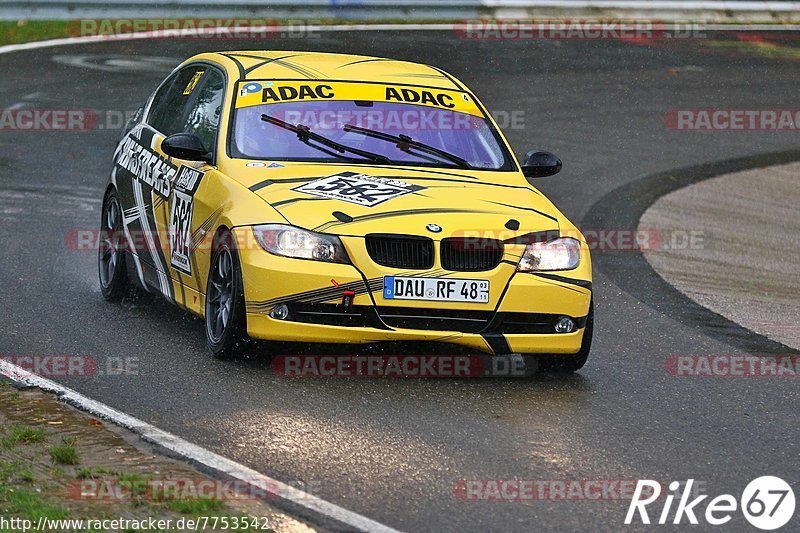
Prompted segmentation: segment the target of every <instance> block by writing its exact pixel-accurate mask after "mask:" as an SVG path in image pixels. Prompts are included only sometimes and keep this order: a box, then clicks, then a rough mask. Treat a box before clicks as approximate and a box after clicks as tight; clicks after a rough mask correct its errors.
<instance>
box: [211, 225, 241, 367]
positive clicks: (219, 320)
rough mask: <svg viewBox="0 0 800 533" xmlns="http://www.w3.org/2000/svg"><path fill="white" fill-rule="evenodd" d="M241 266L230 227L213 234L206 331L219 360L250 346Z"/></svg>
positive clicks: (212, 351) (234, 354)
mask: <svg viewBox="0 0 800 533" xmlns="http://www.w3.org/2000/svg"><path fill="white" fill-rule="evenodd" d="M245 313H246V311H245V304H244V290H243V285H242V269H241V264H240V262H239V253H238V251H237V249H236V241H235V239H234V238H233V235H232V234H231V232H230V231H228V230H223V231H221V232H218V233H217V235H216V236H215V237H214V247H213V253H212V254H211V268H210V269H209V272H208V282H207V284H206V308H205V324H206V327H205V330H206V346H207V347H208V350H209V351H210V352H211V353H212V354H213V355H214V356H215V357H218V358H220V359H228V358H232V357H235V356H236V355H239V354H240V353H242V352H243V350H244V349H245V347H246V345H247V321H246V320H247V319H246V315H245Z"/></svg>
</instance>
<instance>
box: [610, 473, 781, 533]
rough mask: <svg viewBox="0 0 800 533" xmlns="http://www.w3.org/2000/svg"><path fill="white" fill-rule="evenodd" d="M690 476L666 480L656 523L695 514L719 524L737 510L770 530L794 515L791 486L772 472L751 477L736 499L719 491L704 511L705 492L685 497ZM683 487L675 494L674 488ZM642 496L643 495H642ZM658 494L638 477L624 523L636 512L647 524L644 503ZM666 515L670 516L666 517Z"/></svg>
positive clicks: (677, 520)
mask: <svg viewBox="0 0 800 533" xmlns="http://www.w3.org/2000/svg"><path fill="white" fill-rule="evenodd" d="M693 484H694V480H693V479H689V480H687V481H686V483H685V484H682V483H679V482H678V481H673V482H672V483H670V484H669V487H668V488H669V493H667V494H666V496H665V497H664V498H663V501H664V506H663V507H662V508H661V512H660V513H658V510H657V509H655V507H656V506H655V505H653V507H654V509H651V510H654V511H656V512H657V514H656V516H655V517H654V519H655V520H657V522H656V523H658V524H667V523H672V524H675V525H677V524H681V523H682V521H684V518H685V521H684V522H683V523H686V521H688V522H689V523H690V524H694V525H696V524H698V523H699V522H698V515H699V516H700V517H701V518H704V519H705V521H706V523H708V524H710V525H712V526H721V525H723V524H727V523H728V522H730V521H731V520H734V516H733V515H734V513H737V511H738V510H741V513H742V514H743V515H744V517H745V519H747V521H748V522H750V524H751V525H752V526H754V527H756V528H758V529H762V530H767V531H768V530H774V529H778V528H780V527H783V526H784V525H786V524H787V523H788V522H789V520H791V519H792V517H793V516H794V508H795V498H794V491H792V487H790V486H789V484H788V483H786V482H785V481H784V480H782V479H781V478H779V477H775V476H762V477H759V478H756V479H754V480H753V481H751V482H750V483H749V484H748V485H747V486H746V487H745V489H744V491H742V495H741V497H740V498H739V499H738V500H737V499H736V497H735V496H733V495H732V494H720V495H719V496H716V497H715V498H713V499H712V500H710V501H708V502H707V503H706V505H705V511H704V512H701V509H702V505H701V504H703V503H704V500H706V498H708V495H707V494H705V495H701V496H697V497H696V498H694V499H692V500H691V501H690V500H689V498H690V497H692V496H693V495H694V494H692V485H693ZM681 487H683V491H682V492H681V494H680V495H679V494H678V493H677V491H678V490H679V489H680V488H681ZM643 496H644V497H643ZM661 496H662V494H661V484H660V483H659V482H658V481H653V480H650V479H643V480H642V479H640V480H639V481H638V482H637V484H636V489H635V490H634V493H633V498H632V499H631V504H630V506H629V507H628V514H627V515H626V516H625V524H632V523H634V519H635V518H636V517H637V515H638V520H640V521H641V523H642V524H650V516H649V514H648V509H647V507H648V506H649V505H651V504H653V503H654V502H656V501H657V500H659V498H660V497H661ZM676 497H677V499H678V503H677V505H676V506H675V508H674V509H675V510H674V511H673V510H672V509H673V507H672V504H673V502H674V500H675V499H676ZM670 515H671V516H672V520H671V521H670Z"/></svg>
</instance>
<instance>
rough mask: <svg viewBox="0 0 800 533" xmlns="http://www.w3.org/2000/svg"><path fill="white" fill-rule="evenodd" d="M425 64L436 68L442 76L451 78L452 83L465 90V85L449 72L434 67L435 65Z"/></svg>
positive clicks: (434, 68)
mask: <svg viewBox="0 0 800 533" xmlns="http://www.w3.org/2000/svg"><path fill="white" fill-rule="evenodd" d="M425 66H427V67H430V68H432V69H433V70H435V71H436V72H438V73H439V74H441V75H442V76H444V77H445V78H447V79H448V80H450V83H452V84H453V86H454V87H456V88H457V89H458V90H461V91H463V90H464V89H465V87H464V86H463V85H461V84H460V83H458V80H456V79H455V78H454V77H453V76H451V75H450V74H448V73H447V72H445V71H443V70H442V69H440V68H437V67H434V66H431V65H425Z"/></svg>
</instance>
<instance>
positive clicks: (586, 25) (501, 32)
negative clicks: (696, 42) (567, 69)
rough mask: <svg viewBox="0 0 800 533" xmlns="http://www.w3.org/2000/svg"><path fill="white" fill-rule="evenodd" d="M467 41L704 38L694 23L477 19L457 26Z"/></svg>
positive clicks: (459, 35) (460, 36) (589, 19)
mask: <svg viewBox="0 0 800 533" xmlns="http://www.w3.org/2000/svg"><path fill="white" fill-rule="evenodd" d="M453 31H454V33H455V35H456V37H458V38H459V39H466V40H490V41H497V40H537V39H554V40H656V39H704V38H705V37H706V32H705V30H704V29H703V26H702V25H700V24H697V23H694V22H688V21H686V22H682V21H670V22H665V21H661V20H650V19H628V20H626V19H612V18H542V19H530V18H528V19H525V18H522V19H514V18H506V19H473V20H462V21H459V22H458V23H456V24H455V25H454V26H453Z"/></svg>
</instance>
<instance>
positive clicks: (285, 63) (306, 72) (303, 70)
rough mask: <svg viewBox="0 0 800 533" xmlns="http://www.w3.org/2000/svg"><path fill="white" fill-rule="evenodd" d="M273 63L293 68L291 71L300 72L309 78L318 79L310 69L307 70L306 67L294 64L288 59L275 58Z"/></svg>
mask: <svg viewBox="0 0 800 533" xmlns="http://www.w3.org/2000/svg"><path fill="white" fill-rule="evenodd" d="M274 63H275V64H276V65H280V66H282V67H284V68H288V69H290V70H293V71H295V72H297V73H298V74H302V75H303V76H305V77H306V78H308V79H311V80H313V79H320V76H319V75H318V74H315V73H314V72H312V71H311V70H308V69H306V68H304V67H301V66H298V65H295V64H294V63H291V62H289V61H283V60H280V59H277V60H275V61H274Z"/></svg>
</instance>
